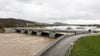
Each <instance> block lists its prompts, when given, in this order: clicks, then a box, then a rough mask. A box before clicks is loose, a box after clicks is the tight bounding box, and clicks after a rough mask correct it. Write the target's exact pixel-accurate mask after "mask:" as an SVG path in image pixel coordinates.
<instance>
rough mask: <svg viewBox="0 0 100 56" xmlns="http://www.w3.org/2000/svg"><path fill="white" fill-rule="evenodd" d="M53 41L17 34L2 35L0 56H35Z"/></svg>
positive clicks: (0, 37)
mask: <svg viewBox="0 0 100 56" xmlns="http://www.w3.org/2000/svg"><path fill="white" fill-rule="evenodd" d="M52 41H53V40H52V39H48V38H43V37H37V36H29V35H24V34H16V33H0V56H34V55H35V54H36V53H37V52H38V51H39V50H41V49H42V48H43V47H45V46H46V45H48V44H49V43H50V42H52Z"/></svg>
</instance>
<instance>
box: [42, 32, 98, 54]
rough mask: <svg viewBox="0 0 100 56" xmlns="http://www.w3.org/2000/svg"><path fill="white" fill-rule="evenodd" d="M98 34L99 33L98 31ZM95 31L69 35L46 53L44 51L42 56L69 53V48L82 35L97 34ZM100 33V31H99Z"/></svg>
mask: <svg viewBox="0 0 100 56" xmlns="http://www.w3.org/2000/svg"><path fill="white" fill-rule="evenodd" d="M96 34H97V33H96ZM96 34H95V33H92V34H79V35H73V36H70V37H68V38H67V36H66V37H65V38H64V39H63V40H61V41H60V42H58V43H57V44H56V45H54V46H53V47H52V48H50V49H49V50H47V51H46V52H45V53H43V54H42V55H41V56H65V54H66V56H67V55H68V54H69V52H68V50H69V48H71V46H72V45H73V44H74V43H75V41H77V40H78V39H79V38H81V37H82V36H89V35H90V36H91V35H96ZM99 34H100V33H99Z"/></svg>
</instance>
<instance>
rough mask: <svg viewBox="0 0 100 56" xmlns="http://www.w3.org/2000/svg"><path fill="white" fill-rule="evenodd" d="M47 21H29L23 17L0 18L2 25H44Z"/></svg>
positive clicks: (0, 24) (0, 25)
mask: <svg viewBox="0 0 100 56" xmlns="http://www.w3.org/2000/svg"><path fill="white" fill-rule="evenodd" d="M43 24H45V23H38V22H33V21H27V20H22V19H14V18H0V27H1V28H2V27H16V26H27V25H43Z"/></svg>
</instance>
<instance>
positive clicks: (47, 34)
mask: <svg viewBox="0 0 100 56" xmlns="http://www.w3.org/2000/svg"><path fill="white" fill-rule="evenodd" d="M41 36H45V37H49V33H47V32H42V33H41Z"/></svg>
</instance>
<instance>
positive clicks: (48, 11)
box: [0, 0, 100, 24]
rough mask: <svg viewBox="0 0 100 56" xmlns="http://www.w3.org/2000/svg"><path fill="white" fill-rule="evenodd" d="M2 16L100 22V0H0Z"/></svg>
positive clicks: (39, 20) (37, 19) (47, 20)
mask: <svg viewBox="0 0 100 56" xmlns="http://www.w3.org/2000/svg"><path fill="white" fill-rule="evenodd" d="M0 17H10V18H22V19H27V20H33V21H38V22H49V23H51V22H56V21H57V22H64V23H67V22H68V23H81V24H84V23H86V24H88V23H94V24H100V0H0Z"/></svg>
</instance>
